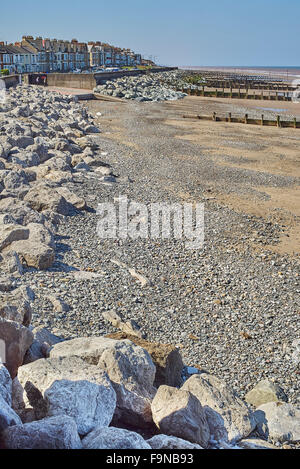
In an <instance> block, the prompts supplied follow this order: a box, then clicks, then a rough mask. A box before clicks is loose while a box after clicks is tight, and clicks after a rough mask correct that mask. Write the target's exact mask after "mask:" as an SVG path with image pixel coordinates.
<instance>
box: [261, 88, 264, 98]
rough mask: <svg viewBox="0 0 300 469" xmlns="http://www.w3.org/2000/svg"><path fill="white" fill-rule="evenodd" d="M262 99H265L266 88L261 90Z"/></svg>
mask: <svg viewBox="0 0 300 469" xmlns="http://www.w3.org/2000/svg"><path fill="white" fill-rule="evenodd" d="M261 99H264V90H261Z"/></svg>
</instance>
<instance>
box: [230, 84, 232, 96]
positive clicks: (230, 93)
mask: <svg viewBox="0 0 300 469" xmlns="http://www.w3.org/2000/svg"><path fill="white" fill-rule="evenodd" d="M230 97H231V98H232V86H231V85H230Z"/></svg>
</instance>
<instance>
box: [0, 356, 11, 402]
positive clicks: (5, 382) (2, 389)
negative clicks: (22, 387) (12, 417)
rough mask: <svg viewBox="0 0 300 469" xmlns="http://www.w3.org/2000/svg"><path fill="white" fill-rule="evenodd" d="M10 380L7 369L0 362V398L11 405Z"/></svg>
mask: <svg viewBox="0 0 300 469" xmlns="http://www.w3.org/2000/svg"><path fill="white" fill-rule="evenodd" d="M11 394H12V379H11V377H10V374H9V372H8V370H7V368H6V367H5V366H4V365H3V364H2V363H1V362H0V396H1V397H2V398H3V399H4V400H5V402H6V403H7V404H8V405H11Z"/></svg>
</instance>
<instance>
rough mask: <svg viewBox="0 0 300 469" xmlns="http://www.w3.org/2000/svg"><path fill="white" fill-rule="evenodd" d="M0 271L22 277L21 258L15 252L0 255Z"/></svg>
mask: <svg viewBox="0 0 300 469" xmlns="http://www.w3.org/2000/svg"><path fill="white" fill-rule="evenodd" d="M0 269H1V271H2V272H5V273H7V274H13V275H17V276H19V275H22V274H23V266H22V264H21V261H20V258H19V256H18V254H17V253H16V252H15V251H13V250H12V251H8V252H6V253H5V254H4V253H3V252H2V253H1V254H0Z"/></svg>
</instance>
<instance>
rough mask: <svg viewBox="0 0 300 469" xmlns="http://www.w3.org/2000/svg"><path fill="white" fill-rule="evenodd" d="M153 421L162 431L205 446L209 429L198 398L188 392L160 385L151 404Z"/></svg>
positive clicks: (208, 436) (208, 437)
mask: <svg viewBox="0 0 300 469" xmlns="http://www.w3.org/2000/svg"><path fill="white" fill-rule="evenodd" d="M151 410H152V416H153V421H154V422H155V424H156V426H157V427H158V428H159V429H160V431H161V432H162V433H165V434H166V435H171V436H176V437H178V438H182V439H184V440H188V441H190V442H193V443H197V444H199V445H200V446H202V447H204V448H206V447H207V445H208V442H209V439H210V431H209V426H208V422H207V420H206V416H205V412H204V409H203V407H202V406H201V404H200V402H199V400H198V399H197V398H196V397H195V396H194V395H193V394H192V393H190V392H188V391H184V390H181V389H177V388H172V387H170V386H160V388H159V389H158V391H157V394H156V396H155V398H154V400H153V402H152V404H151Z"/></svg>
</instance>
